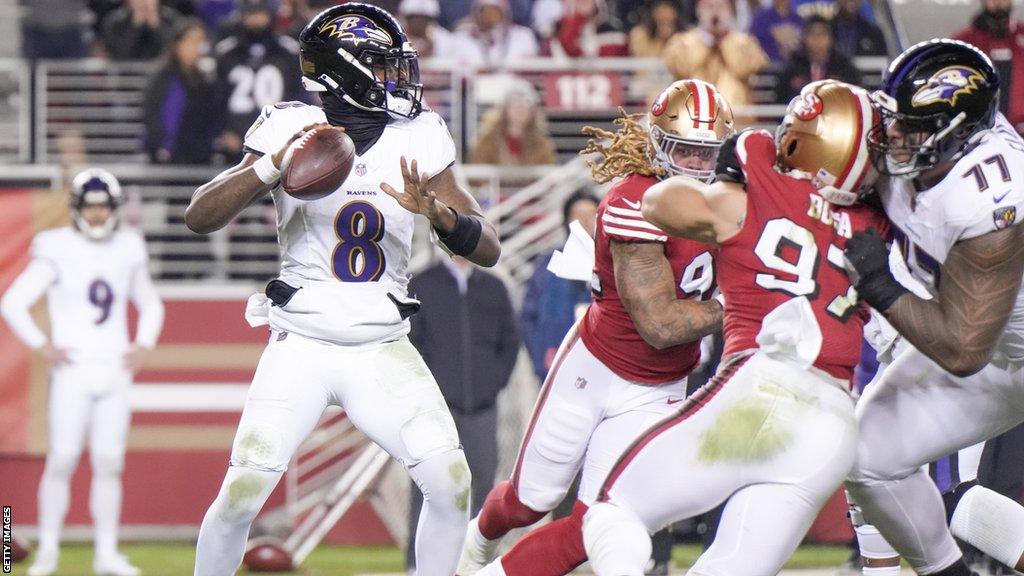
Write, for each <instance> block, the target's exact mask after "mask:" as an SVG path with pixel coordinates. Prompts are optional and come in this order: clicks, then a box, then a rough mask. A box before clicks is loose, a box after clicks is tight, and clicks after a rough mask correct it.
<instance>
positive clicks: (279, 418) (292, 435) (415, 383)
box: [195, 333, 470, 576]
mask: <svg viewBox="0 0 1024 576" xmlns="http://www.w3.org/2000/svg"><path fill="white" fill-rule="evenodd" d="M331 404H333V405H337V406H341V407H342V408H344V409H345V411H346V414H347V416H348V418H349V419H350V420H351V421H352V423H353V424H354V425H355V426H356V427H357V428H359V430H361V431H362V432H363V433H364V434H366V435H367V436H369V437H370V439H371V440H373V441H374V442H376V443H377V444H378V445H380V446H381V447H382V448H384V449H385V450H386V451H387V452H388V453H389V454H391V456H392V457H393V458H395V459H396V460H398V461H399V462H401V463H402V465H403V466H405V467H406V469H408V470H409V475H410V476H411V477H412V478H413V480H414V481H415V482H416V484H417V485H418V486H419V487H420V489H421V490H422V491H423V495H424V504H423V510H422V512H421V515H420V523H419V532H418V533H417V545H416V552H417V553H416V566H417V570H418V573H419V574H426V575H431V576H433V575H442V574H443V575H444V576H451V574H453V573H454V572H455V566H456V564H457V562H458V557H459V551H460V550H461V548H462V539H463V536H464V535H465V531H466V523H467V522H468V520H469V493H470V472H469V466H468V465H467V464H466V459H465V456H464V455H463V454H462V449H461V448H460V446H459V438H458V433H457V432H456V430H455V422H454V421H453V420H452V416H451V414H450V413H449V412H448V407H447V405H446V404H445V401H444V398H443V397H442V396H441V391H440V390H439V389H438V387H437V383H436V382H435V381H434V378H433V376H431V374H430V371H429V370H428V369H427V366H426V364H424V362H423V359H422V358H421V357H420V355H419V352H417V351H416V349H415V348H414V347H413V345H412V344H411V343H409V340H408V339H407V338H405V337H402V338H401V339H399V340H395V341H393V342H388V343H384V344H372V345H369V344H368V345H362V346H338V345H335V344H328V343H325V342H322V341H319V340H313V339H309V338H304V337H302V336H299V335H297V334H294V333H280V334H278V333H275V335H274V336H272V337H271V342H270V344H268V345H267V348H266V350H265V351H264V352H263V356H262V357H261V358H260V363H259V366H258V367H257V368H256V375H255V377H254V378H253V382H252V387H251V388H250V389H249V396H248V398H247V399H246V403H245V409H244V410H243V412H242V419H241V421H240V422H239V425H238V432H237V433H236V435H235V441H234V445H233V447H232V450H231V468H230V469H229V471H228V474H227V476H226V477H225V479H224V483H223V485H222V486H221V490H220V493H219V494H218V496H217V498H216V500H214V502H213V504H212V505H211V506H210V509H209V510H208V511H207V512H206V516H205V518H204V519H203V525H202V527H201V529H200V532H199V543H198V545H197V549H196V570H195V573H196V575H197V576H228V575H231V574H234V572H235V570H236V569H237V568H238V566H239V564H240V563H241V561H242V554H243V552H244V548H245V542H246V538H247V537H248V532H249V526H250V525H251V524H252V521H253V519H254V518H255V517H256V514H257V513H259V511H260V509H261V508H262V507H263V503H264V502H265V501H266V499H267V497H268V496H269V495H270V493H271V492H272V491H273V488H274V486H275V485H276V484H277V482H278V480H279V479H280V477H281V475H282V473H283V472H284V470H285V469H286V468H287V466H288V462H289V461H290V460H291V458H292V456H293V455H294V454H295V451H296V450H297V449H298V447H299V444H301V443H302V441H303V440H305V438H306V436H308V435H309V433H310V432H311V431H312V430H313V428H314V427H315V426H316V424H317V422H318V421H319V419H320V416H321V414H322V413H323V411H324V409H325V408H326V407H327V406H328V405H331Z"/></svg>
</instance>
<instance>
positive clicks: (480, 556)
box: [455, 518, 501, 576]
mask: <svg viewBox="0 0 1024 576" xmlns="http://www.w3.org/2000/svg"><path fill="white" fill-rule="evenodd" d="M500 543H501V540H500V539H499V540H488V539H487V538H484V535H483V534H481V533H480V528H479V527H477V519H476V518H473V519H472V520H470V521H469V526H467V527H466V541H465V542H464V543H463V544H462V556H460V557H459V567H458V569H457V570H456V571H455V573H456V574H458V576H472V575H473V574H476V573H477V572H479V571H480V570H481V569H483V567H484V566H486V565H488V564H490V562H491V560H494V557H495V555H496V553H497V551H498V544H500Z"/></svg>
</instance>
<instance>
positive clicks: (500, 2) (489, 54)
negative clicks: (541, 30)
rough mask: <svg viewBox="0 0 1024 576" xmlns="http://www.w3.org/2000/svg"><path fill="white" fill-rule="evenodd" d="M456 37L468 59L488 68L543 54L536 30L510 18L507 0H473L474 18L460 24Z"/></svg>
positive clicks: (472, 62)
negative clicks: (534, 32)
mask: <svg viewBox="0 0 1024 576" xmlns="http://www.w3.org/2000/svg"><path fill="white" fill-rule="evenodd" d="M455 36H456V37H457V38H460V39H461V40H462V41H463V43H462V44H460V47H462V46H464V47H465V48H466V49H467V52H468V54H467V58H466V60H467V61H468V62H469V63H471V64H473V65H476V66H482V67H485V68H502V67H503V66H504V65H505V64H506V63H508V62H514V61H516V60H519V59H521V58H531V57H534V56H537V55H538V54H539V53H540V49H539V46H538V45H537V38H536V37H535V36H534V35H533V31H532V30H530V29H529V28H526V27H525V26H520V25H518V24H515V23H513V22H512V20H511V15H510V14H509V8H508V3H507V0H473V13H472V15H471V18H469V19H468V20H467V21H465V22H463V23H462V24H460V25H459V27H458V29H457V30H456V31H455Z"/></svg>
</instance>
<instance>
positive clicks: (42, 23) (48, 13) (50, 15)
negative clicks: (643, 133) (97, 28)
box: [21, 0, 90, 60]
mask: <svg viewBox="0 0 1024 576" xmlns="http://www.w3.org/2000/svg"><path fill="white" fill-rule="evenodd" d="M22 14H23V15H22V18H21V54H22V56H24V57H25V58H27V59H29V60H38V59H43V58H45V59H60V58H84V57H85V56H86V46H87V45H88V38H87V32H88V30H89V27H88V25H87V22H88V18H89V14H90V13H89V9H88V7H87V6H86V0H25V1H24V2H23V13H22Z"/></svg>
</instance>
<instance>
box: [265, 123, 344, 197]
mask: <svg viewBox="0 0 1024 576" xmlns="http://www.w3.org/2000/svg"><path fill="white" fill-rule="evenodd" d="M355 157H356V147H355V144H353V143H352V139H351V138H349V137H348V134H345V131H344V130H342V129H340V128H316V129H314V130H311V131H309V132H308V133H306V134H305V135H304V136H302V138H299V139H298V140H296V141H295V142H292V144H291V146H289V147H288V150H286V151H285V153H284V158H283V159H282V160H281V187H282V188H284V191H285V192H287V193H288V195H289V196H292V197H294V198H298V199H299V200H319V199H320V198H323V197H325V196H328V195H330V194H331V193H332V192H334V191H335V190H337V189H338V187H340V186H341V185H342V183H343V182H345V179H346V178H348V174H349V172H351V171H352V164H353V162H354V161H355Z"/></svg>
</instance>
